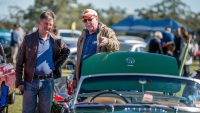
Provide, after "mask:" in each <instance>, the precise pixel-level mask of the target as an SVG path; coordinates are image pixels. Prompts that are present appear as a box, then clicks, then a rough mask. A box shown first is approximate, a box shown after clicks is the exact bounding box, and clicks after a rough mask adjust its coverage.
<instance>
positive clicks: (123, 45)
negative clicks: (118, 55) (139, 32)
mask: <svg viewBox="0 0 200 113" xmlns="http://www.w3.org/2000/svg"><path fill="white" fill-rule="evenodd" d="M117 39H118V40H119V42H120V49H119V51H134V52H144V51H146V47H147V43H146V42H145V41H144V39H143V38H141V37H137V36H117Z"/></svg>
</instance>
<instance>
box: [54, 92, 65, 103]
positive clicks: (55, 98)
mask: <svg viewBox="0 0 200 113" xmlns="http://www.w3.org/2000/svg"><path fill="white" fill-rule="evenodd" d="M54 100H56V101H57V102H64V100H65V98H63V97H62V96H60V95H58V94H57V93H55V94H54Z"/></svg>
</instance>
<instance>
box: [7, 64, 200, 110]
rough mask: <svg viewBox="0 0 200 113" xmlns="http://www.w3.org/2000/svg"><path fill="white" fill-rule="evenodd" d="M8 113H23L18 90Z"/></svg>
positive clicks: (66, 72) (195, 65)
mask: <svg viewBox="0 0 200 113" xmlns="http://www.w3.org/2000/svg"><path fill="white" fill-rule="evenodd" d="M198 66H199V63H198V62H194V63H193V64H192V66H191V71H192V72H194V71H195V70H196V69H197V68H198ZM62 72H63V73H62V75H64V76H68V75H69V71H67V70H63V71H62ZM8 113H22V96H21V95H20V94H19V91H18V90H16V95H15V103H14V104H13V105H9V108H8Z"/></svg>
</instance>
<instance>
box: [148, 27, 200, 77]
mask: <svg viewBox="0 0 200 113" xmlns="http://www.w3.org/2000/svg"><path fill="white" fill-rule="evenodd" d="M187 43H188V54H187V56H186V61H185V63H184V67H183V73H182V76H185V77H189V76H190V75H191V72H190V65H191V64H192V62H193V56H195V53H196V52H197V51H198V44H195V43H194V39H193V38H192V35H191V34H189V33H188V31H187V30H186V29H185V28H184V27H180V28H177V29H176V32H175V33H174V32H173V30H172V28H171V27H170V26H167V27H166V28H165V31H162V32H161V31H156V32H155V33H154V36H153V38H152V39H151V40H150V42H149V46H148V52H151V53H158V54H164V55H168V56H172V57H175V58H176V60H177V63H178V66H179V67H180V65H181V62H182V61H183V57H184V55H185V51H186V49H187V48H186V47H187V46H186V45H187Z"/></svg>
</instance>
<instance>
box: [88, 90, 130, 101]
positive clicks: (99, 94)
mask: <svg viewBox="0 0 200 113" xmlns="http://www.w3.org/2000/svg"><path fill="white" fill-rule="evenodd" d="M104 94H114V95H117V96H118V97H120V98H121V99H122V100H123V101H124V102H126V103H129V102H128V100H127V99H126V98H125V97H124V96H122V95H121V94H119V93H117V92H115V91H104V92H100V93H98V94H96V95H95V96H93V97H92V98H91V99H90V102H93V101H94V99H95V98H97V97H99V96H101V95H104Z"/></svg>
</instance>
